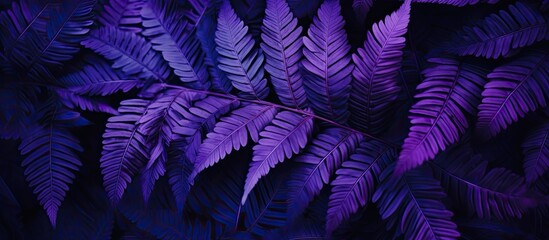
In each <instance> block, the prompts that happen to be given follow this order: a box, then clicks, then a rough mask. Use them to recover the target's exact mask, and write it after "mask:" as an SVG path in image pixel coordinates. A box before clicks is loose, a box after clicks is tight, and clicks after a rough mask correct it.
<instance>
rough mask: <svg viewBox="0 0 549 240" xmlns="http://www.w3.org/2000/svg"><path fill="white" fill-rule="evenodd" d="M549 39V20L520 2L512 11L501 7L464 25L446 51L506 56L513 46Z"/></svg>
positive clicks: (490, 56) (512, 6)
mask: <svg viewBox="0 0 549 240" xmlns="http://www.w3.org/2000/svg"><path fill="white" fill-rule="evenodd" d="M543 39H549V22H547V19H546V18H544V17H543V15H542V14H541V12H540V11H539V10H537V9H535V8H534V7H532V6H530V5H528V4H527V3H522V2H517V3H515V4H514V5H510V6H509V10H507V11H504V10H500V11H499V12H498V13H497V14H495V13H494V14H492V15H490V16H489V17H486V18H485V19H484V20H482V21H481V22H479V23H478V24H477V25H476V26H467V27H464V28H463V30H462V31H461V32H459V33H458V34H457V36H456V38H455V40H454V41H452V42H451V43H450V44H449V46H448V48H447V50H448V51H450V52H452V53H456V54H459V55H461V56H464V55H474V56H476V57H480V56H482V57H485V58H498V57H501V56H503V57H505V56H507V55H508V54H509V53H510V51H511V50H512V49H516V48H521V47H525V46H529V45H532V44H533V43H535V42H539V41H541V40H543Z"/></svg>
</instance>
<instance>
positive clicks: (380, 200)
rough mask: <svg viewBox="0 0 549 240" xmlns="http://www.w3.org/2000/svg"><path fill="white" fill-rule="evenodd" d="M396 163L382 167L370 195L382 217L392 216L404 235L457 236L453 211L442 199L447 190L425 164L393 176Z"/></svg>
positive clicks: (413, 237) (409, 236)
mask: <svg viewBox="0 0 549 240" xmlns="http://www.w3.org/2000/svg"><path fill="white" fill-rule="evenodd" d="M394 168H395V164H392V165H390V166H389V167H387V168H385V170H383V172H382V174H381V177H380V185H379V187H378V188H377V190H376V192H375V193H374V195H373V197H372V199H373V201H374V202H375V203H376V205H377V207H378V208H379V212H380V214H381V217H382V218H383V219H391V220H390V222H389V226H394V225H395V224H396V227H397V229H398V231H400V232H402V233H403V234H404V239H448V240H449V239H458V238H459V237H460V234H459V232H458V231H457V230H456V229H457V226H456V224H455V223H453V222H452V221H451V218H452V216H453V213H452V212H451V211H449V210H447V209H446V207H445V206H444V204H443V203H442V199H443V198H444V197H446V194H444V192H443V191H442V188H441V187H440V184H439V182H438V181H437V180H436V179H434V178H433V177H432V175H431V174H429V172H428V170H427V169H426V168H419V169H414V170H413V171H410V172H408V173H406V174H405V175H403V176H401V177H399V178H393V177H391V176H393V171H394Z"/></svg>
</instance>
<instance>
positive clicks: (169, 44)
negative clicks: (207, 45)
mask: <svg viewBox="0 0 549 240" xmlns="http://www.w3.org/2000/svg"><path fill="white" fill-rule="evenodd" d="M176 10H178V8H177V6H176V4H175V2H174V1H168V0H158V1H150V2H149V3H147V4H145V6H144V7H143V9H142V10H141V16H142V17H143V26H144V27H145V29H144V30H143V35H145V36H146V37H147V38H148V39H150V41H151V43H152V45H153V48H154V49H155V50H157V51H158V52H161V53H162V56H163V57H164V59H165V60H166V61H167V62H168V63H169V65H170V67H172V68H173V69H174V73H175V75H177V76H179V79H180V80H181V81H182V82H183V83H184V85H186V86H189V87H193V88H198V89H208V88H209V86H210V83H209V82H208V71H207V69H206V66H205V65H204V53H203V52H202V51H201V49H200V42H199V41H198V39H197V38H196V36H195V35H194V33H195V32H194V31H193V32H190V33H189V32H188V31H187V30H188V29H187V24H188V22H187V21H186V20H185V19H184V18H181V16H180V15H179V14H178V12H177V11H176Z"/></svg>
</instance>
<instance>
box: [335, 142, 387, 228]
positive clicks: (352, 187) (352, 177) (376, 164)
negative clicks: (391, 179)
mask: <svg viewBox="0 0 549 240" xmlns="http://www.w3.org/2000/svg"><path fill="white" fill-rule="evenodd" d="M395 157H396V152H395V151H394V150H393V149H391V148H390V147H387V146H384V145H383V144H381V143H379V142H375V141H363V142H361V143H360V146H358V147H357V150H356V153H355V154H353V155H351V157H350V158H349V159H348V160H345V161H343V163H342V164H341V168H339V169H338V170H337V171H336V175H337V177H336V179H335V180H334V181H332V183H331V185H332V194H331V195H330V202H329V205H328V216H326V219H327V223H326V231H327V232H328V233H331V232H333V231H334V230H335V229H336V228H337V227H338V226H339V225H340V224H341V223H342V222H344V221H346V220H348V219H349V218H350V217H351V215H352V214H354V213H355V212H357V211H358V209H359V208H362V207H364V206H366V204H368V202H369V201H370V199H371V196H372V195H373V194H374V184H375V182H376V179H378V178H379V175H380V174H381V171H382V170H383V168H385V166H386V165H387V164H388V163H390V162H392V161H393V159H394V158H395Z"/></svg>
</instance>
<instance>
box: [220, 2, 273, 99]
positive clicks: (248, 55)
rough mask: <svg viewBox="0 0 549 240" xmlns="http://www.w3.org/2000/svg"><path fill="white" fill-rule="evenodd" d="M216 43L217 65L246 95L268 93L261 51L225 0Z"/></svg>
mask: <svg viewBox="0 0 549 240" xmlns="http://www.w3.org/2000/svg"><path fill="white" fill-rule="evenodd" d="M215 43H216V44H217V52H218V53H219V58H218V61H219V68H220V69H221V70H223V71H224V72H225V73H226V74H227V77H228V78H229V79H230V80H231V82H232V84H233V86H234V87H235V88H236V89H238V90H240V91H242V93H241V94H243V96H245V97H251V98H258V99H264V98H266V97H267V95H269V88H268V86H267V80H265V78H264V76H263V75H264V71H265V70H264V69H263V61H264V58H265V57H264V56H263V53H262V52H261V51H260V50H258V49H254V45H255V41H254V40H253V39H252V37H251V35H250V34H248V27H247V26H245V25H244V23H243V22H242V20H240V19H239V18H238V17H237V16H236V13H235V12H234V10H233V9H232V7H231V5H230V4H229V3H228V1H226V2H224V4H223V5H222V6H221V9H220V10H219V17H218V19H217V31H216V32H215Z"/></svg>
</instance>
